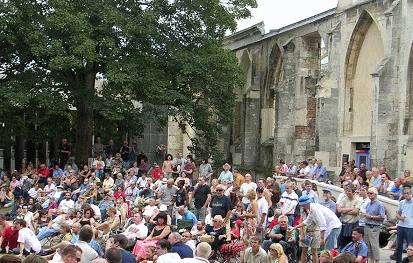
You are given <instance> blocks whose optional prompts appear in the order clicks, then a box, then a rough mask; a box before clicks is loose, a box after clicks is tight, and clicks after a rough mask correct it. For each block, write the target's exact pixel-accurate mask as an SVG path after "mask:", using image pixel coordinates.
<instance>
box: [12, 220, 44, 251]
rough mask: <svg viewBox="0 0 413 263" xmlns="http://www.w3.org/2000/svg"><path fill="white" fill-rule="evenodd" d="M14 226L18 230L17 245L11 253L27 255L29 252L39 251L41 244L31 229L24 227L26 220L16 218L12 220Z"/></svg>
mask: <svg viewBox="0 0 413 263" xmlns="http://www.w3.org/2000/svg"><path fill="white" fill-rule="evenodd" d="M14 227H15V229H17V230H18V231H19V237H18V238H17V242H18V247H17V248H15V249H13V253H14V254H16V255H19V256H20V257H21V256H23V255H26V256H27V255H29V254H30V253H41V252H42V245H41V244H40V241H39V240H38V239H37V238H36V235H35V234H34V233H33V231H32V230H30V229H29V228H27V227H26V221H24V220H23V219H17V220H16V221H15V222H14Z"/></svg>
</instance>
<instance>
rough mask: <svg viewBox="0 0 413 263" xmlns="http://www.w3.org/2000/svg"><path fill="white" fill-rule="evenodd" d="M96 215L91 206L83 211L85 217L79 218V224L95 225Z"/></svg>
mask: <svg viewBox="0 0 413 263" xmlns="http://www.w3.org/2000/svg"><path fill="white" fill-rule="evenodd" d="M94 216H95V213H94V212H93V209H92V208H91V207H89V208H87V209H85V211H83V217H82V218H81V219H80V220H79V224H80V225H81V226H84V225H90V226H92V227H93V226H94V225H95V219H94V218H93V217H94Z"/></svg>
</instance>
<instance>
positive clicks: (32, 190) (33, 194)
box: [28, 187, 41, 199]
mask: <svg viewBox="0 0 413 263" xmlns="http://www.w3.org/2000/svg"><path fill="white" fill-rule="evenodd" d="M40 190H41V189H40V188H39V189H37V190H36V189H35V188H34V187H33V188H30V190H29V192H28V193H29V195H30V197H33V198H34V199H37V197H38V195H39V191H40Z"/></svg>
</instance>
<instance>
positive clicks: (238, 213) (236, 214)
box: [231, 202, 245, 222]
mask: <svg viewBox="0 0 413 263" xmlns="http://www.w3.org/2000/svg"><path fill="white" fill-rule="evenodd" d="M244 215H245V211H244V206H243V205H242V203H241V202H238V204H237V206H236V207H235V209H232V212H231V222H235V221H237V220H241V221H242V220H243V219H241V218H242V217H244Z"/></svg>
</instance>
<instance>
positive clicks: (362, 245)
mask: <svg viewBox="0 0 413 263" xmlns="http://www.w3.org/2000/svg"><path fill="white" fill-rule="evenodd" d="M345 251H348V252H350V253H352V254H353V255H355V256H356V257H358V256H362V257H363V258H367V253H368V247H367V244H366V242H364V240H362V241H359V242H357V243H354V242H350V243H348V244H347V246H345V247H344V248H343V249H342V250H341V253H343V252H345Z"/></svg>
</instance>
